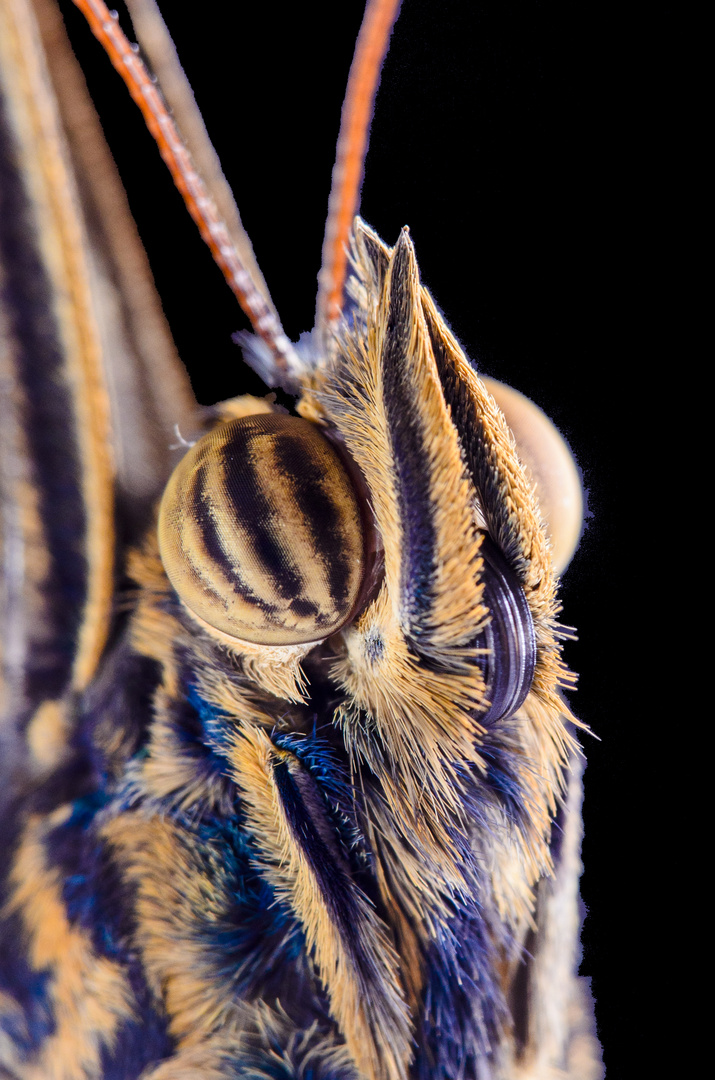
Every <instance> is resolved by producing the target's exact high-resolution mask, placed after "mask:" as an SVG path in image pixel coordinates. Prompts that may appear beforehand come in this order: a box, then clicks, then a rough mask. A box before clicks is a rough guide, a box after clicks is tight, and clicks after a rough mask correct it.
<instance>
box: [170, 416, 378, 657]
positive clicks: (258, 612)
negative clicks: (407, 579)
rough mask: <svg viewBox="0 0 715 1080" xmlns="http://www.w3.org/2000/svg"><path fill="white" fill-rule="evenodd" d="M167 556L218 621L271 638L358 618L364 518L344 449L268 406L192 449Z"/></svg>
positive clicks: (308, 635) (231, 630)
mask: <svg viewBox="0 0 715 1080" xmlns="http://www.w3.org/2000/svg"><path fill="white" fill-rule="evenodd" d="M160 543H161V546H162V557H163V559H164V563H165V566H166V569H167V572H168V574H169V577H170V579H171V580H172V583H173V584H174V587H175V588H176V589H177V592H178V593H179V595H180V596H181V597H182V599H183V600H184V601H185V603H186V604H187V606H188V607H189V608H190V609H191V610H192V611H194V612H195V613H196V614H197V615H200V616H201V618H202V619H204V621H205V622H207V623H208V624H209V625H210V626H215V627H216V629H218V630H221V631H222V632H225V633H228V634H231V636H233V637H237V638H239V639H244V640H248V641H255V642H258V643H264V644H292V643H295V644H298V643H300V642H307V641H318V640H321V639H322V638H324V637H326V636H328V635H329V634H331V633H333V632H334V631H335V630H336V629H337V628H338V627H339V626H341V625H342V624H343V623H344V622H345V620H346V619H347V617H348V616H349V615H350V613H351V610H352V607H353V605H354V604H355V602H356V599H357V595H358V592H359V588H360V583H361V580H362V574H363V564H364V539H363V533H362V521H361V515H360V510H359V507H358V505H357V501H356V497H355V494H354V492H353V489H352V485H351V483H350V480H349V478H348V476H347V474H346V472H345V469H344V467H343V466H342V464H341V463H340V460H339V459H338V457H337V454H336V453H335V451H334V450H333V448H332V447H331V446H330V444H329V443H328V442H327V441H326V439H325V438H324V437H323V436H322V435H321V434H320V432H319V431H318V429H317V428H316V427H314V426H313V425H312V424H309V423H308V422H307V421H305V420H299V419H296V418H292V417H286V416H282V415H278V414H262V415H260V416H253V417H246V418H244V419H242V420H236V421H231V422H230V423H228V424H224V425H222V426H220V427H218V428H216V429H215V430H214V431H213V432H211V433H210V434H209V435H207V436H206V437H205V439H203V440H202V441H201V443H199V444H197V445H196V447H194V448H193V450H191V451H190V452H189V454H187V455H186V457H185V458H184V460H183V461H182V462H181V464H180V465H179V467H178V468H177V470H176V472H175V474H174V476H173V477H172V479H171V480H170V482H169V485H168V486H167V492H166V494H165V496H164V500H163V501H162V510H161V515H160Z"/></svg>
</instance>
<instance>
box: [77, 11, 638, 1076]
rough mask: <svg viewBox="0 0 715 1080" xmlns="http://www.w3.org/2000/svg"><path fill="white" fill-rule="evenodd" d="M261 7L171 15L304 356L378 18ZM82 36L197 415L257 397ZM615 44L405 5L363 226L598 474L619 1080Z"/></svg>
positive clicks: (627, 827) (593, 948)
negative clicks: (364, 61) (397, 247)
mask: <svg viewBox="0 0 715 1080" xmlns="http://www.w3.org/2000/svg"><path fill="white" fill-rule="evenodd" d="M246 7H247V5H236V4H233V3H231V4H225V5H222V4H218V3H214V4H205V5H195V4H194V5H181V7H179V5H176V8H177V10H175V11H171V12H170V9H169V8H167V11H166V14H167V17H168V20H169V24H170V29H171V31H172V33H173V35H174V39H175V42H176V44H177V48H178V50H179V54H180V56H181V58H182V61H183V63H184V66H185V68H186V71H187V74H188V75H189V78H190V80H191V82H192V84H193V86H194V90H195V93H196V96H197V100H198V103H199V106H200V108H201V109H202V112H203V114H204V118H205V120H206V122H207V125H208V128H209V132H210V134H211V136H212V138H213V140H214V143H215V145H216V148H217V150H218V152H219V155H220V157H221V159H222V162H223V166H224V170H225V172H226V174H227V177H228V179H229V181H230V183H231V184H232V186H233V189H234V192H235V194H236V198H237V201H238V204H239V207H240V209H241V214H242V217H243V221H244V224H245V226H246V228H247V230H248V232H249V234H250V236H251V238H252V241H253V245H254V249H255V252H256V255H257V258H258V260H259V262H260V264H261V267H262V270H263V273H264V275H265V277H266V280H267V282H268V285H269V288H270V290H271V293H272V295H273V299H274V301H275V303H276V305H277V307H278V310H279V311H280V313H281V316H282V319H283V322H284V326H285V328H286V331H287V332H288V334H289V336H291V337H292V338H294V339H295V338H296V337H297V335H298V334H299V333H300V332H301V331H303V330H306V329H309V328H310V326H311V325H312V319H313V310H314V301H315V288H316V274H317V272H318V267H319V262H320V249H321V242H322V229H323V225H324V219H325V208H326V203H327V197H328V190H329V185H330V173H331V168H332V162H333V154H334V146H335V139H336V135H337V130H338V124H339V117H340V106H341V102H342V95H343V91H344V87H345V82H346V78H347V72H348V68H349V64H350V60H351V56H352V49H353V45H354V40H355V36H356V34H357V30H358V27H359V24H360V19H361V15H362V4H361V3H360V2H351V3H347V2H346V3H341V4H340V5H333V9H332V11H331V13H330V14H327V15H326V13H325V11H324V10H323V8H322V7H320V6H316V7H313V5H309V4H299V5H298V4H285V5H273V4H264V5H262V8H263V10H262V11H255V10H252V11H250V12H248V11H246V10H241V9H242V8H246ZM251 7H252V8H254V7H256V5H255V4H254V5H251ZM258 7H261V5H258ZM222 8H226V10H222ZM197 10H198V11H199V12H201V11H202V10H203V12H204V13H205V14H204V15H203V16H202V15H201V14H199V15H197V13H196V12H197ZM120 14H121V17H122V23H123V25H124V27H125V29H129V28H130V23H129V21H128V20H127V18H126V15H125V13H123V12H121V11H120ZM66 17H67V19H68V21H69V23H70V26H71V30H72V36H73V41H74V42H75V47H76V49H77V51H78V52H79V53H80V54H81V60H82V64H83V67H84V69H85V73H86V75H87V78H88V81H89V83H90V89H91V92H92V94H93V96H94V98H95V102H96V103H97V104H98V107H99V110H100V115H101V116H102V119H103V123H104V124H105V128H106V131H107V134H108V138H109V141H110V145H111V146H112V149H113V152H114V155H115V158H116V160H117V163H118V166H119V169H120V172H121V174H122V176H123V178H124V181H125V185H126V187H127V190H128V194H129V199H130V203H131V206H132V210H133V212H134V215H135V217H136V219H137V222H138V225H139V229H140V232H141V234H142V236H143V238H144V241H145V244H146V246H147V249H148V251H149V256H150V260H151V263H152V267H153V270H154V274H155V277H156V282H157V287H158V290H159V293H160V295H161V297H162V301H163V303H164V307H165V311H166V314H167V316H168V319H169V322H170V324H171V326H172V330H173V332H174V335H175V338H176V341H177V345H178V347H179V351H180V353H181V355H182V357H183V359H184V361H185V363H186V364H187V367H188V368H189V371H190V373H191V376H192V380H193V383H194V389H195V392H196V394H197V397H198V399H199V400H200V401H201V402H202V403H205V404H210V403H212V402H213V401H214V400H218V399H221V398H223V397H228V396H231V395H233V394H236V393H239V392H241V391H243V390H245V389H254V390H255V389H256V387H255V383H253V382H252V381H251V379H250V378H249V376H248V375H247V374H246V371H245V369H244V368H243V366H242V363H241V358H240V353H239V351H238V349H237V348H236V347H235V346H234V345H233V344H232V343H231V340H230V339H231V333H232V332H233V331H235V330H237V329H240V328H244V327H246V325H247V323H246V320H245V318H244V316H243V315H242V313H241V312H240V311H239V310H238V308H237V306H236V304H235V301H234V299H233V297H232V295H231V294H230V292H229V291H228V289H227V287H226V286H225V284H224V282H223V279H222V277H221V275H220V272H219V271H218V270H217V269H216V268H215V267H214V266H213V264H212V262H211V259H210V256H209V254H208V252H207V250H206V249H205V248H204V246H203V244H202V242H201V241H200V239H199V238H198V234H197V233H196V231H195V228H194V226H193V224H192V222H191V221H190V220H189V218H188V215H187V214H186V213H185V211H184V210H183V206H182V204H181V202H180V199H179V197H178V196H177V195H176V194H175V192H174V190H173V187H172V185H171V182H170V180H169V177H168V174H167V173H166V170H165V168H164V166H163V164H162V163H161V162H160V160H159V158H158V155H157V153H156V151H155V150H154V148H153V144H152V143H151V140H150V139H149V137H148V136H147V135H146V133H145V131H144V129H143V124H142V121H141V119H140V118H139V115H138V112H137V110H136V109H135V107H134V106H133V105H132V103H131V102H130V101H129V99H128V95H127V94H126V92H125V91H124V89H123V87H122V85H121V84H120V83H119V80H118V77H116V76H115V75H114V73H113V72H112V71H111V69H109V65H108V62H107V60H106V58H104V56H103V54H102V53H101V50H100V48H99V46H97V45H96V44H95V43H94V41H93V39H91V37H90V36H89V34H88V32H85V30H84V29H83V27H82V25H81V18H79V17H77V16H76V13H75V12H74V9H72V8H71V7H69V9H68V10H67V11H66ZM130 36H131V32H130ZM609 40H610V30H609V29H608V28H607V27H605V26H604V25H603V23H599V19H598V16H597V14H596V13H595V12H594V11H589V10H588V9H584V8H580V9H579V10H578V11H576V10H574V9H573V8H572V7H569V6H567V5H566V4H563V3H557V4H540V3H537V2H514V3H504V2H503V0H487V2H481V0H480V2H477V3H464V2H460V0H453V2H452V3H448V2H445V3H437V2H432V3H426V2H422V0H405V3H404V5H403V11H402V13H401V15H400V17H399V20H398V22H397V24H396V27H395V30H394V34H393V43H392V46H391V50H390V53H389V55H388V59H387V62H386V65H385V69H384V73H383V77H382V84H381V89H380V92H379V95H378V101H377V107H376V113H375V118H374V121H373V127H372V137H371V144H370V152H369V154H368V158H367V163H366V171H365V182H364V186H363V199H362V207H361V213H362V215H363V217H364V218H365V219H366V220H367V221H368V222H369V223H370V224H371V225H372V226H373V227H374V228H375V229H376V230H377V231H378V232H379V233H380V235H381V236H382V237H383V239H385V240H386V241H387V242H388V243H392V242H394V240H395V239H396V237H397V234H398V231H399V229H400V228H401V226H403V225H405V224H408V225H409V226H410V229H411V233H412V237H413V239H414V242H415V245H416V249H417V255H418V259H419V262H420V268H421V273H422V279H423V281H424V282H425V284H427V286H428V287H429V288H430V289H431V291H432V293H433V295H434V296H435V298H436V300H437V302H438V303H439V305H440V306H441V308H442V310H443V311H444V312H445V314H446V316H447V319H448V321H449V322H450V324H451V326H452V329H453V330H454V332H455V333H456V334H457V336H458V337H459V339H460V340H461V342H462V344H463V346H464V347H465V349H466V351H467V352H468V354H469V355H470V356H471V357H472V358H473V359H474V360H475V361H476V363H477V365H478V367H479V368H480V369H481V370H482V371H484V372H486V373H488V374H491V375H493V376H495V377H497V378H499V379H502V380H504V381H506V382H509V383H511V384H512V385H514V386H515V387H517V388H518V389H519V390H521V391H523V392H524V393H526V394H527V395H528V396H529V397H531V398H532V399H533V400H534V401H536V402H537V403H538V404H539V405H540V406H541V407H542V408H543V409H544V410H545V411H546V412H547V413H548V414H549V415H550V416H551V417H552V419H553V420H554V421H555V422H556V424H557V425H558V427H559V428H560V429H561V431H562V432H563V433H564V434H565V436H566V437H567V439H568V440H569V442H570V444H571V446H572V449H573V451H574V453H575V456H576V458H577V460H578V462H579V463H580V466H581V468H582V470H583V476H584V483H585V486H586V490H587V498H588V506H589V512H590V514H591V516H590V518H589V520H588V523H587V528H586V532H585V535H584V537H583V540H582V543H581V546H580V549H579V552H578V553H577V555H576V557H575V558H574V560H573V562H572V564H571V566H570V567H569V569H568V571H567V573H566V575H565V580H564V588H563V607H564V610H563V615H562V619H563V621H564V623H566V624H568V625H571V626H575V627H577V628H578V631H579V640H578V641H577V642H575V643H570V644H568V645H567V647H566V649H567V659H568V662H569V663H570V665H571V666H572V667H573V669H574V670H576V671H578V672H579V673H580V683H579V689H578V691H577V693H576V694H574V695H573V698H572V704H573V708H574V711H575V712H576V713H577V715H579V716H580V717H581V718H582V719H583V720H584V721H585V722H586V723H587V724H588V725H589V727H590V728H591V730H592V732H593V736H591V735H589V734H585V735H584V737H583V743H584V747H585V751H586V755H587V758H588V769H587V773H586V804H585V812H584V816H585V827H586V839H585V842H584V848H583V857H584V863H585V867H586V869H585V873H584V877H583V881H582V891H583V896H584V899H585V902H586V904H587V906H588V909H589V912H590V914H589V917H588V919H587V921H586V924H585V929H584V935H583V942H584V960H583V967H582V972H583V974H585V975H588V976H590V977H591V978H592V980H593V990H594V994H595V997H596V999H597V1018H598V1023H599V1027H600V1030H601V1034H602V1038H603V1043H604V1048H605V1060H606V1063H607V1066H608V1074H609V1076H612V1077H617V1076H619V1075H627V1073H626V1072H625V1071H624V1069H625V1066H624V1065H623V1062H624V1060H625V1059H624V1056H623V1055H624V1053H625V1052H627V1050H628V1048H630V1051H632V1050H633V1049H634V1044H635V1047H636V1048H637V1045H638V1042H639V1040H640V1039H642V1038H644V1033H643V1032H642V1030H641V1029H640V1028H639V1027H634V1025H633V1016H634V1010H635V1009H637V1008H638V1004H637V998H638V983H639V981H640V975H639V970H638V967H639V962H640V961H639V956H640V946H639V936H640V933H639V925H640V924H639V905H640V903H641V902H642V901H640V900H636V898H635V897H636V895H637V889H638V885H637V883H636V884H635V885H634V884H633V880H634V877H635V878H636V879H637V878H638V877H639V876H640V874H641V869H642V867H641V860H642V858H643V856H642V855H641V852H642V850H644V846H645V845H644V843H643V842H642V839H643V832H644V830H647V829H648V828H649V827H650V820H649V818H648V815H647V814H644V813H643V811H642V810H641V809H636V807H637V806H639V805H640V804H638V803H637V798H636V797H634V796H635V795H636V793H637V792H638V789H639V786H640V783H641V781H640V779H639V768H638V762H637V758H636V756H635V755H634V754H633V753H632V752H631V751H632V750H633V747H634V745H635V741H636V737H635V735H634V729H635V728H636V726H637V725H638V724H639V723H640V711H639V704H638V703H639V689H638V671H637V670H636V671H634V670H633V668H632V666H629V663H628V661H627V659H626V657H627V655H628V641H629V638H631V637H632V635H633V633H634V632H635V633H637V632H638V630H637V627H638V615H637V613H633V612H632V608H631V607H630V604H629V595H630V593H631V584H632V577H633V576H634V570H633V551H632V546H633V535H632V531H633V525H632V524H631V525H629V524H628V521H626V522H625V523H624V521H623V515H624V507H626V506H629V505H630V503H631V498H630V491H631V487H632V484H633V473H634V470H635V468H636V462H637V460H638V458H639V451H638V450H637V448H636V447H635V444H634V441H633V437H632V435H631V434H630V431H631V420H632V415H633V412H634V410H635V408H636V406H635V405H634V401H633V398H632V395H631V387H632V385H633V384H634V383H635V381H636V374H635V369H636V362H635V360H634V357H633V354H632V353H629V352H628V348H629V346H630V342H628V341H624V335H623V331H622V323H621V319H622V313H623V310H624V308H625V307H626V306H627V303H628V289H627V286H626V284H625V283H626V280H627V274H626V273H625V272H624V263H625V262H627V260H628V251H627V246H626V247H625V248H624V239H623V233H622V231H621V225H622V222H623V220H624V217H623V214H624V212H623V209H622V207H621V204H620V202H619V191H620V190H621V180H620V177H619V174H620V171H621V169H622V165H621V164H620V162H621V160H622V158H621V153H622V149H623V143H624V141H627V135H626V134H625V131H624V128H623V126H622V125H621V124H619V122H618V120H617V119H616V114H617V112H618V110H617V109H616V108H614V93H615V91H614V89H613V86H612V81H613V74H612V69H613V65H614V63H615V61H614V59H613V55H612V54H609V51H608V43H609ZM625 512H626V513H628V511H627V510H626V511H625ZM635 576H637V574H636V575H635ZM594 736H597V738H596V737H594ZM643 869H644V868H643ZM634 890H636V891H634Z"/></svg>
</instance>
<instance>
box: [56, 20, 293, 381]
mask: <svg viewBox="0 0 715 1080" xmlns="http://www.w3.org/2000/svg"><path fill="white" fill-rule="evenodd" d="M73 2H74V3H75V5H76V6H77V7H78V8H79V10H80V11H81V12H82V14H83V15H84V17H85V18H86V19H87V22H88V23H89V26H90V29H91V30H92V33H93V34H94V36H95V37H96V38H97V40H98V41H99V42H100V44H101V45H102V46H103V48H104V50H105V51H106V53H107V55H108V56H109V59H110V60H111V62H112V64H113V66H114V67H115V68H116V70H117V71H118V72H119V74H120V75H121V77H122V79H123V80H124V82H125V83H126V85H127V88H128V90H129V93H130V94H131V96H132V98H133V99H134V101H135V102H136V104H137V105H138V106H139V108H140V109H141V112H142V115H143V117H144V121H145V123H146V126H147V128H148V129H149V131H150V132H151V134H152V136H153V138H154V140H155V142H156V144H157V146H158V148H159V152H160V154H161V156H162V158H163V159H164V162H165V163H166V165H167V167H168V169H169V172H170V173H171V176H172V179H173V181H174V184H175V185H176V187H177V188H178V190H179V192H180V193H181V196H182V198H183V200H184V202H185V204H186V207H187V209H188V211H189V213H190V214H191V216H192V218H193V219H194V221H195V222H196V224H197V225H198V228H199V232H200V233H201V236H202V238H203V240H204V242H205V243H206V244H207V245H208V247H209V249H210V251H211V254H212V255H213V258H214V260H215V262H216V263H217V264H218V266H219V267H220V269H221V271H222V272H223V275H224V277H225V278H226V281H227V282H228V284H229V286H230V288H231V289H232V291H233V293H234V295H235V296H236V298H237V300H238V302H239V304H240V305H241V307H242V309H243V310H244V312H245V313H246V315H247V316H248V318H249V319H250V321H251V325H252V326H253V329H254V331H255V332H256V334H257V335H258V336H259V337H260V338H262V340H263V341H264V342H265V344H266V345H267V346H268V348H269V349H270V351H271V353H272V355H273V358H274V361H275V364H276V367H277V368H278V369H279V370H280V371H282V372H283V373H285V374H286V375H288V376H290V375H291V374H292V373H293V372H294V371H295V370H296V369H297V368H299V367H301V366H302V365H301V364H300V361H299V359H298V357H297V355H296V353H295V351H294V349H293V346H292V344H291V342H290V341H289V340H288V338H287V336H286V334H285V332H284V330H283V327H282V326H281V323H280V320H279V318H278V315H277V314H276V311H275V309H274V308H273V306H272V305H271V304H270V303H269V302H268V301H267V300H266V297H265V295H264V293H263V292H262V290H261V288H260V287H259V286H257V285H256V283H255V282H254V280H253V278H252V277H251V273H250V271H249V270H248V269H247V267H246V265H245V263H244V261H243V259H242V258H241V256H240V254H239V252H238V250H237V248H236V246H235V244H234V243H233V241H232V239H231V236H230V234H229V231H228V229H227V227H226V224H225V222H224V220H223V218H222V217H221V215H220V214H219V212H218V209H217V207H216V203H215V202H214V200H213V198H212V197H211V195H210V194H209V191H208V188H207V186H206V184H205V183H204V181H203V179H202V177H201V176H200V175H199V173H198V172H197V170H196V167H195V166H194V163H193V161H192V158H191V155H190V154H189V151H188V149H187V147H186V144H185V142H184V140H183V139H182V137H181V135H180V134H179V132H178V130H177V128H176V125H175V123H174V121H173V119H172V116H171V113H170V111H169V109H168V107H167V105H166V103H165V102H164V99H163V98H162V96H161V93H160V92H159V89H158V87H157V85H156V83H155V80H154V79H153V78H152V76H151V75H150V74H149V72H148V71H147V69H146V67H145V65H144V63H143V62H142V60H141V58H140V57H139V55H138V52H139V47H138V46H137V45H132V44H130V42H129V41H128V39H127V38H126V36H125V35H124V33H123V31H122V29H121V28H120V26H119V23H118V17H117V13H116V11H113V12H110V11H109V9H108V8H107V6H106V4H105V3H104V2H103V0H73Z"/></svg>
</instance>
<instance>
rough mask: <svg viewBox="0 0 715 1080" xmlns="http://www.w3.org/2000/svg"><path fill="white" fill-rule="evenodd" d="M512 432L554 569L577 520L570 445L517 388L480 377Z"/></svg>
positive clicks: (574, 536) (566, 556)
mask: <svg viewBox="0 0 715 1080" xmlns="http://www.w3.org/2000/svg"><path fill="white" fill-rule="evenodd" d="M484 385H485V386H486V387H487V389H488V390H489V392H490V393H491V394H492V395H493V396H494V398H495V400H496V403H497V405H498V406H499V408H500V409H501V411H502V412H503V413H504V417H505V419H506V422H507V424H508V425H509V427H510V428H511V430H512V432H513V433H514V438H515V439H516V446H517V450H518V451H519V457H520V458H521V460H522V462H523V464H524V465H525V466H526V468H527V470H528V473H529V477H530V479H531V480H532V482H533V483H534V484H535V485H536V494H537V497H538V500H539V506H540V508H541V513H542V515H543V518H544V522H545V524H546V530H547V532H548V534H549V538H550V540H551V543H552V545H553V550H552V557H553V560H554V569H555V570H556V572H557V573H558V574H560V573H562V572H563V571H564V570H565V569H566V567H567V566H568V564H569V562H570V560H571V556H572V555H573V553H574V551H575V550H576V547H577V546H578V541H579V537H580V536H581V526H582V524H583V495H582V492H581V480H580V478H579V475H578V470H577V468H576V463H575V461H574V459H573V456H572V454H571V451H570V450H569V448H568V446H567V445H566V442H565V441H564V439H563V437H562V436H561V434H560V433H559V432H558V431H557V429H556V428H555V427H554V425H553V424H552V422H551V421H550V420H549V418H548V416H546V414H545V413H543V412H542V411H541V409H540V408H539V407H538V405H535V404H534V402H533V401H530V400H529V399H528V398H527V397H524V395H523V394H520V393H519V391H518V390H514V389H513V388H512V387H511V386H506V385H505V384H504V383H500V382H497V380H496V379H488V378H485V379H484Z"/></svg>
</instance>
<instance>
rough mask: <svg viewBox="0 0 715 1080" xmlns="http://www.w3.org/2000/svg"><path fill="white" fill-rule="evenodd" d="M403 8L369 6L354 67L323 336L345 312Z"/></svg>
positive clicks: (387, 0)
mask: <svg viewBox="0 0 715 1080" xmlns="http://www.w3.org/2000/svg"><path fill="white" fill-rule="evenodd" d="M400 2H401V0H369V2H368V5H367V7H366V9H365V15H364V16H363V21H362V25H361V27H360V33H359V35H358V39H357V44H356V46H355V55H354V57H353V62H352V65H351V67H350V75H349V77H348V87H347V90H346V92H345V101H344V102H343V109H342V114H341V118H340V135H339V136H338V146H337V150H336V154H335V165H334V167H333V180H332V184H331V187H330V199H329V200H328V220H327V222H326V224H325V238H324V240H323V257H322V265H321V268H320V274H319V275H318V299H317V302H316V311H315V325H316V327H318V330H319V332H320V333H321V334H322V335H324V334H325V331H326V329H327V327H328V326H329V324H331V323H334V322H335V321H336V320H337V319H338V318H339V316H340V312H341V309H342V293H343V285H344V284H345V276H346V273H347V246H348V238H349V235H350V229H351V228H352V223H353V218H354V216H355V214H356V212H357V208H358V200H359V196H360V187H361V185H362V177H363V169H364V165H365V155H366V153H367V142H368V136H369V132H370V121H371V120H372V111H373V105H374V102H375V94H376V93H377V86H378V83H379V81H380V71H381V70H382V62H383V60H384V59H385V53H386V52H387V47H388V44H389V41H390V33H391V31H392V27H393V25H394V22H395V19H396V18H397V14H398V12H399V9H400Z"/></svg>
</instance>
